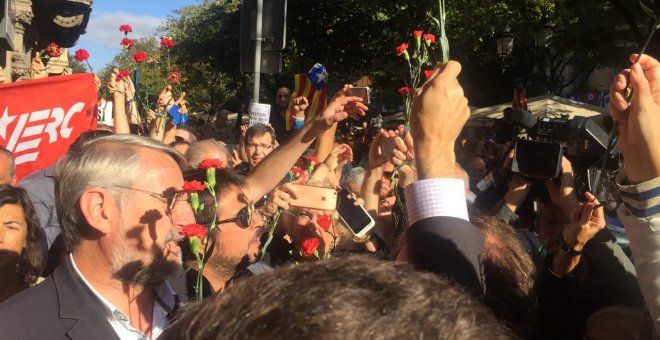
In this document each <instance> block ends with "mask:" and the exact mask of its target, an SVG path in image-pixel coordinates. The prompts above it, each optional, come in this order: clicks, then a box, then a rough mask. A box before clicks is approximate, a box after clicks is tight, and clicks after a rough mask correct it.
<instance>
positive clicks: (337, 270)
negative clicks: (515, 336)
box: [161, 255, 512, 340]
mask: <svg viewBox="0 0 660 340" xmlns="http://www.w3.org/2000/svg"><path fill="white" fill-rule="evenodd" d="M161 337H162V338H163V339H197V340H202V339H204V340H206V339H258V338H264V339H292V338H295V339H307V338H318V339H343V338H347V337H348V338H354V339H370V338H378V339H410V338H417V339H419V338H436V339H509V338H511V337H512V336H511V335H510V334H509V332H508V330H507V329H506V328H505V327H504V326H502V325H501V324H500V323H499V322H498V321H497V320H496V319H495V317H493V315H492V314H491V313H490V311H488V309H487V308H485V307H483V306H482V305H481V304H480V303H479V302H478V301H477V300H476V299H474V298H473V297H472V296H470V295H469V294H468V293H466V292H464V291H463V290H462V289H460V288H458V287H457V286H454V285H452V284H450V283H449V282H448V281H447V280H445V279H442V278H440V277H438V276H436V275H433V274H429V273H422V272H418V271H415V270H414V269H413V268H412V267H411V266H410V265H408V264H402V263H395V262H386V261H378V260H376V259H373V258H371V257H368V256H360V255H354V256H350V257H345V258H337V257H335V258H332V259H328V260H326V261H321V262H315V263H306V264H301V265H298V266H294V267H288V268H279V269H277V270H275V271H271V272H267V273H263V274H260V275H256V276H252V277H249V278H246V279H244V280H243V281H240V282H238V283H237V284H236V285H234V286H231V287H229V288H228V289H227V290H225V291H223V292H222V294H218V295H216V296H215V297H213V298H209V299H206V300H204V302H203V303H202V304H201V305H199V304H197V305H191V306H190V307H189V309H187V311H186V312H184V313H183V315H182V316H181V318H180V319H179V320H178V321H176V322H175V323H174V324H173V325H172V326H171V327H170V328H169V329H167V330H166V331H165V332H164V333H163V334H162V335H161Z"/></svg>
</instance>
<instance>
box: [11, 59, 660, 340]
mask: <svg viewBox="0 0 660 340" xmlns="http://www.w3.org/2000/svg"><path fill="white" fill-rule="evenodd" d="M632 57H636V56H632ZM631 60H634V58H631ZM460 71H461V65H460V64H458V63H456V62H454V61H450V62H449V63H448V64H447V65H445V66H439V67H438V68H436V69H435V71H434V73H433V74H432V75H430V76H429V79H428V80H427V81H426V83H424V85H423V86H422V87H421V88H420V89H419V90H418V91H417V93H416V96H415V99H414V103H413V107H412V114H411V119H410V122H394V123H390V124H389V125H380V124H375V123H374V121H373V120H370V119H368V118H367V117H368V116H369V114H368V112H369V111H368V110H369V107H368V106H367V105H365V103H363V102H362V101H363V99H362V98H360V97H352V96H348V95H347V89H348V88H350V87H351V86H350V85H345V86H344V88H342V89H341V90H340V91H338V92H337V93H336V94H335V95H334V96H333V97H332V98H331V99H330V101H329V103H328V106H327V108H326V109H325V111H324V112H323V113H322V114H320V115H318V116H316V117H314V118H313V119H312V120H309V121H307V122H306V123H305V124H304V125H300V126H296V127H295V128H292V129H287V124H286V122H285V114H286V111H287V109H288V108H291V109H292V110H293V115H294V116H304V115H305V112H306V109H307V108H308V104H309V103H308V102H307V99H306V98H303V97H291V90H290V89H288V88H287V87H281V88H279V89H278V90H277V93H276V98H275V102H274V105H273V109H272V111H271V116H270V123H269V124H253V125H251V126H248V125H247V124H245V125H237V126H230V125H229V124H228V112H227V111H225V110H222V111H220V112H218V113H217V114H216V115H215V116H214V119H213V120H210V121H208V122H203V123H201V124H192V123H190V124H188V125H185V126H184V125H183V124H180V121H176V119H177V118H176V115H168V114H167V112H170V111H172V110H174V111H176V112H178V114H179V116H178V117H183V116H185V115H186V114H187V108H186V102H185V93H182V94H181V96H180V97H179V98H173V94H172V88H171V86H168V87H166V88H165V89H163V91H162V93H161V94H160V96H159V99H158V107H157V108H155V110H154V111H152V112H151V114H150V117H149V121H148V122H142V121H141V120H140V119H139V117H138V115H137V114H136V112H137V110H136V107H135V100H134V95H135V88H134V86H133V84H132V82H131V80H130V77H128V78H126V80H119V81H118V80H117V77H116V76H117V72H115V73H114V74H113V75H111V77H110V79H108V81H107V85H106V86H108V88H109V90H110V92H111V93H112V96H113V98H112V101H111V103H112V118H113V119H112V126H106V125H105V124H99V128H98V129H97V130H95V131H87V132H84V133H83V134H81V135H80V137H78V139H77V140H76V142H74V143H73V144H72V145H71V146H70V148H69V150H68V152H67V153H66V154H65V155H64V156H63V157H62V158H61V159H60V160H59V161H58V162H57V163H55V164H53V165H52V166H51V167H49V168H46V169H43V170H40V171H38V172H36V173H33V174H31V175H30V176H28V177H26V178H24V179H22V180H21V181H20V182H18V183H17V181H16V176H15V166H14V164H13V157H12V154H11V153H10V152H8V151H6V150H5V149H4V148H0V151H2V152H0V184H2V185H1V186H0V272H2V275H0V337H2V338H5V337H6V338H12V339H13V338H25V339H28V338H29V339H50V338H63V337H66V336H68V337H70V338H72V339H73V338H91V337H95V338H100V339H106V338H107V339H111V338H120V339H145V338H157V337H161V338H168V339H169V338H172V339H216V338H218V339H219V338H303V337H320V338H367V337H369V338H391V339H394V338H424V337H432V338H448V339H472V338H477V339H491V338H493V339H504V338H525V339H579V338H585V339H657V337H658V333H659V331H660V235H659V234H658V233H659V232H660V231H659V229H658V214H659V213H660V211H659V210H658V207H659V206H660V205H659V204H660V203H658V200H659V199H658V197H660V189H659V188H660V137H659V136H660V134H658V131H660V64H659V63H658V61H657V60H655V59H654V58H652V57H649V56H643V57H642V58H641V59H640V60H639V62H638V63H635V64H633V66H632V67H631V69H628V70H623V71H622V72H621V73H619V74H618V75H617V76H616V78H615V79H614V81H613V83H612V85H611V92H610V95H611V97H612V101H611V103H610V114H611V116H612V118H613V120H614V122H616V124H617V128H618V131H619V132H618V138H617V141H618V147H619V150H620V151H621V152H622V164H623V169H622V170H621V171H620V172H619V173H618V175H617V177H616V179H615V181H614V182H612V183H608V185H606V186H605V190H604V191H603V192H593V193H592V192H589V191H588V190H582V188H580V187H576V176H575V174H576V172H577V169H574V167H575V166H576V165H575V164H571V161H569V160H568V159H567V158H566V157H564V158H563V159H562V160H561V171H560V175H559V176H558V177H557V178H554V179H545V180H538V179H531V178H528V177H525V176H523V175H521V174H519V173H516V172H514V171H512V162H513V160H514V158H515V153H514V150H513V148H512V143H513V139H512V138H515V135H516V134H517V133H515V129H513V128H511V127H507V126H503V125H498V126H496V127H495V128H493V129H492V130H486V129H484V130H480V131H478V132H477V133H473V132H469V133H468V130H467V129H465V128H464V125H465V122H466V121H467V120H468V118H469V108H468V106H467V98H465V96H464V94H463V90H462V87H461V85H460V83H459V81H458V76H459V73H460ZM630 89H632V90H633V91H634V95H633V96H632V98H631V100H629V98H628V92H629V91H630ZM365 121H366V122H365ZM104 122H106V123H107V122H108V121H107V120H104ZM363 122H365V123H364V124H363ZM406 123H409V131H407V130H408V129H407V127H406ZM502 129H505V130H506V132H505V133H502ZM512 131H514V132H512ZM140 135H141V136H140ZM503 135H506V136H512V138H501V137H502V136H503ZM209 169H213V171H209ZM192 183H206V184H205V185H206V186H205V187H203V188H202V189H201V190H199V191H194V190H189V185H192ZM309 186H312V187H317V188H319V187H320V188H327V189H330V190H335V191H336V192H340V193H341V194H340V195H347V197H341V198H349V197H350V199H351V201H352V202H353V201H354V204H355V205H359V206H362V207H364V209H365V210H366V212H368V214H369V215H370V216H371V217H372V219H373V220H374V226H373V228H372V229H370V230H369V232H366V233H364V234H363V235H356V233H355V231H354V230H353V229H352V228H351V226H350V225H348V223H347V222H346V219H344V218H342V216H339V214H338V213H337V211H336V209H334V207H326V208H323V207H324V206H323V203H324V202H321V201H322V199H320V198H318V197H316V196H308V195H309V194H308V192H307V191H305V189H306V188H307V187H309ZM342 189H345V190H344V191H341V190H342ZM301 201H303V202H302V203H301ZM199 207H202V208H201V209H200V208H199ZM194 224H196V225H200V226H209V225H213V226H214V228H212V230H208V231H207V232H208V233H209V235H208V237H207V238H206V240H208V243H205V244H204V245H203V246H204V247H203V248H202V249H204V250H203V252H204V254H203V257H201V259H203V260H200V254H199V250H198V249H197V248H196V246H195V245H194V243H191V242H188V239H186V238H184V237H183V236H182V232H181V231H182V230H183V229H184V228H186V227H187V226H189V225H194ZM199 246H200V245H199V244H197V247H199ZM200 264H203V266H200ZM202 268H203V269H202ZM200 271H201V275H198V274H199V273H200ZM199 287H203V290H202V292H203V294H199V289H200V288H199ZM200 298H203V300H202V301H196V300H200Z"/></svg>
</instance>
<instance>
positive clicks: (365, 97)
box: [346, 87, 371, 105]
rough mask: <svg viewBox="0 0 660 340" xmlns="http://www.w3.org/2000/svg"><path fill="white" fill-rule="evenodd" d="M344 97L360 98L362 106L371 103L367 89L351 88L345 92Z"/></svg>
mask: <svg viewBox="0 0 660 340" xmlns="http://www.w3.org/2000/svg"><path fill="white" fill-rule="evenodd" d="M346 95H347V96H354V97H360V98H362V104H364V105H369V102H370V101H371V89H370V88H368V87H351V88H349V89H347V90H346Z"/></svg>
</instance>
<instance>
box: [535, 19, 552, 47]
mask: <svg viewBox="0 0 660 340" xmlns="http://www.w3.org/2000/svg"><path fill="white" fill-rule="evenodd" d="M554 30H555V23H554V22H552V19H550V17H549V16H548V15H547V14H546V15H544V16H543V22H542V23H541V27H540V28H538V29H537V30H536V31H535V32H534V45H535V46H536V47H548V45H549V44H550V40H552V35H553V32H554Z"/></svg>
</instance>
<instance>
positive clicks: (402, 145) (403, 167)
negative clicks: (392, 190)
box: [390, 129, 417, 188]
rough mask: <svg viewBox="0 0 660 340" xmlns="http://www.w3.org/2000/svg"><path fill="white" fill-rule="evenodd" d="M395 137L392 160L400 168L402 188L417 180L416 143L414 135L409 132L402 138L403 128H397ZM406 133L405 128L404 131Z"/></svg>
mask: <svg viewBox="0 0 660 340" xmlns="http://www.w3.org/2000/svg"><path fill="white" fill-rule="evenodd" d="M397 133H399V135H397V136H396V137H394V150H392V155H391V158H390V161H391V162H392V164H394V166H395V167H397V168H398V169H399V170H398V171H399V180H400V185H401V187H402V188H405V187H407V186H408V185H409V184H412V183H413V182H415V181H416V180H417V167H416V166H415V149H414V148H415V145H414V143H413V139H412V136H411V135H410V134H409V133H408V134H405V137H403V138H401V136H403V135H401V129H397ZM403 133H405V130H404V131H403Z"/></svg>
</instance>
